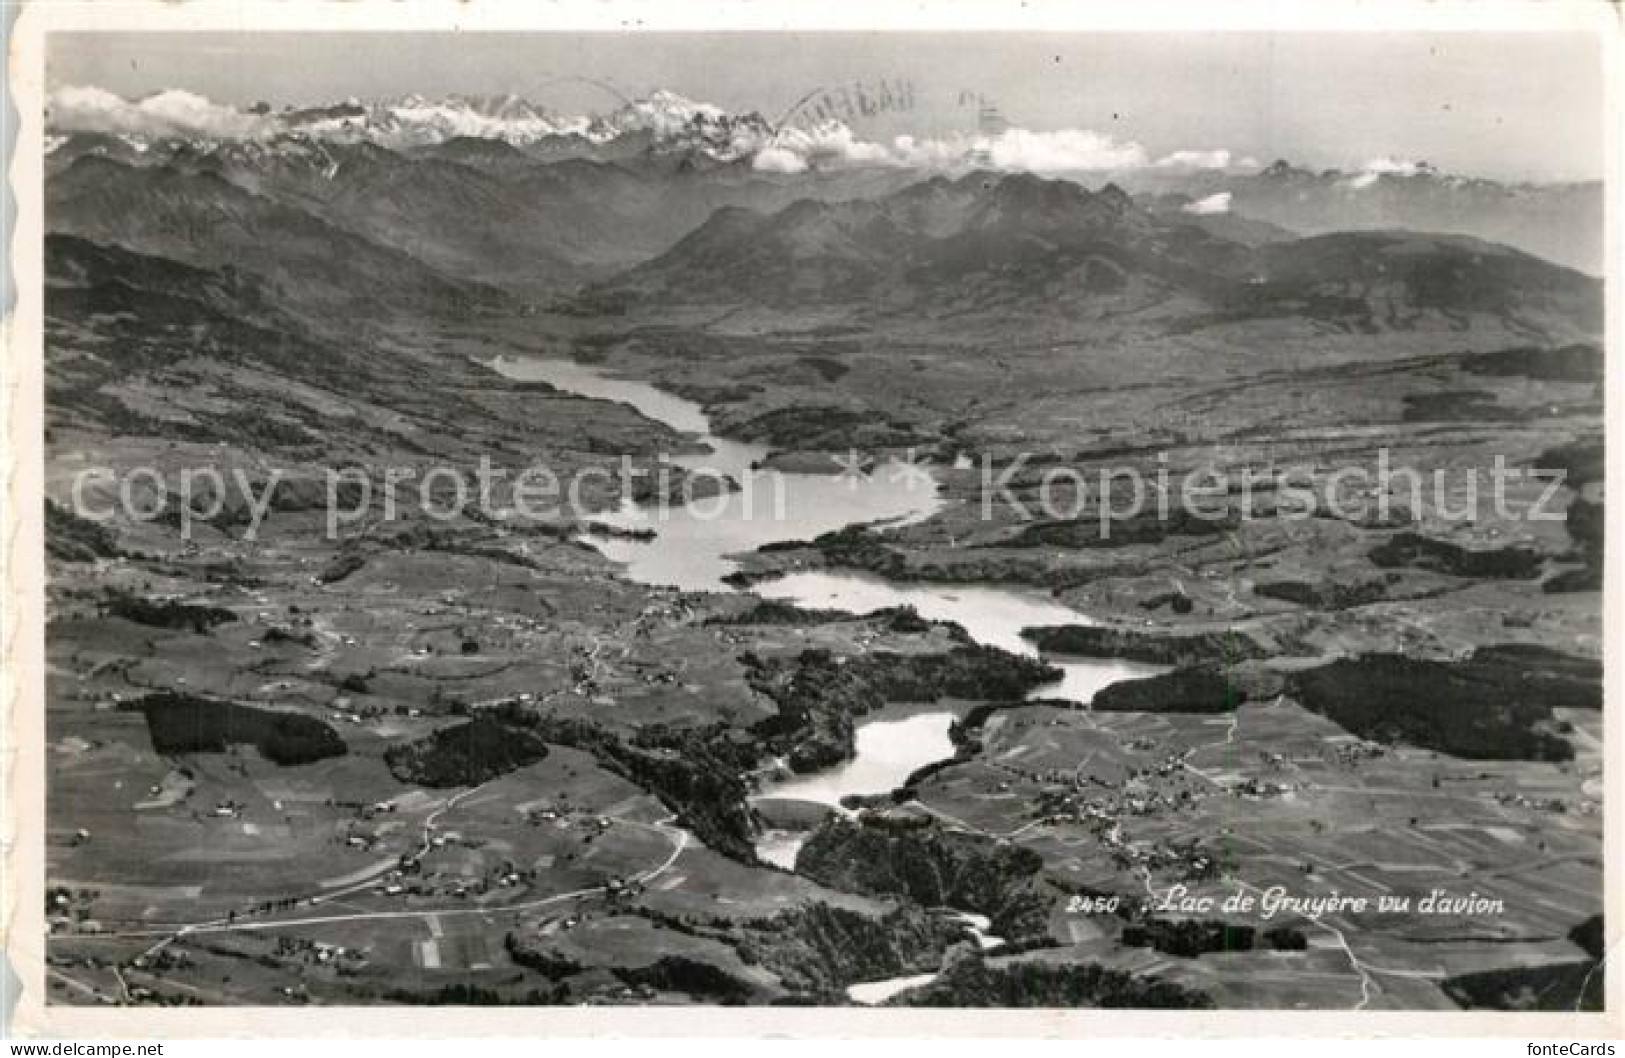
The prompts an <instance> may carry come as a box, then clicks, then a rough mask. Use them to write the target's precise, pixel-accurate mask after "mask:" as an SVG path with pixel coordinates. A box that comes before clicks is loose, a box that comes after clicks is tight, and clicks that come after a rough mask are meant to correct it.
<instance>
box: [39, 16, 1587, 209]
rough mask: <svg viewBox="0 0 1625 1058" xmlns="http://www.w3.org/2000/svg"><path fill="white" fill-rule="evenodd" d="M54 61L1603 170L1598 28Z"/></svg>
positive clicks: (457, 47) (425, 49)
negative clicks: (1000, 122) (805, 110)
mask: <svg viewBox="0 0 1625 1058" xmlns="http://www.w3.org/2000/svg"><path fill="white" fill-rule="evenodd" d="M47 76H48V79H49V81H50V83H51V84H52V85H53V86H61V85H93V86H96V87H99V88H103V89H107V90H109V91H112V92H116V93H118V94H119V95H123V96H125V97H127V98H136V97H139V96H142V95H146V94H150V93H153V92H157V91H161V90H164V89H170V88H179V89H185V90H187V91H190V92H195V93H198V94H200V95H205V96H208V97H209V98H211V99H214V100H217V101H220V102H228V103H234V104H238V105H244V106H246V105H249V104H252V103H255V102H258V101H266V102H269V103H271V104H273V105H274V106H277V107H280V106H282V105H284V104H294V105H310V104H318V103H325V102H333V101H336V100H340V99H344V98H347V97H351V96H354V97H359V98H378V97H390V96H399V95H406V94H411V93H416V94H420V95H426V96H435V95H446V94H452V93H460V94H480V95H483V94H498V93H513V94H516V95H520V96H524V97H526V98H530V99H533V100H535V101H536V102H538V103H542V104H545V105H548V106H551V107H553V108H555V109H557V110H560V111H562V112H566V113H592V112H603V111H608V110H611V109H613V108H614V107H615V106H616V105H617V99H616V96H615V94H614V93H617V92H618V93H620V94H621V95H625V96H633V97H635V96H638V95H642V94H646V93H648V92H650V91H652V90H654V89H659V88H664V89H668V90H671V91H675V92H677V93H679V94H681V95H684V96H687V97H689V98H692V99H695V100H699V101H703V102H710V103H715V104H717V105H719V106H721V107H724V108H726V109H728V110H736V111H749V110H756V111H759V112H761V113H762V114H763V115H765V116H767V117H769V118H770V119H777V118H778V117H780V116H781V115H782V114H783V113H784V112H785V111H786V110H787V109H788V108H789V107H790V106H791V104H793V103H795V102H796V101H797V100H798V99H801V98H803V97H804V96H806V95H807V94H808V93H809V92H814V93H816V91H817V90H820V89H822V90H825V91H828V90H832V89H834V90H838V89H840V88H842V87H850V86H852V85H856V84H864V85H869V86H879V85H880V84H881V83H882V82H884V83H886V84H889V85H892V86H896V85H899V84H902V83H905V82H906V83H907V84H909V85H910V86H912V90H913V91H912V105H911V106H910V107H908V108H907V109H906V110H903V109H901V108H893V110H892V112H890V113H884V114H878V115H875V116H873V117H870V118H862V119H859V120H857V121H854V122H852V123H851V124H853V126H854V131H855V132H856V133H858V134H859V135H860V136H863V137H865V138H871V139H878V138H889V137H891V136H894V135H897V134H901V133H908V134H913V135H916V136H933V135H941V134H944V133H948V132H953V131H966V132H969V131H973V130H974V128H975V125H976V110H977V107H976V102H975V101H976V100H977V99H978V98H982V99H986V100H987V101H988V102H990V103H992V104H994V105H995V106H997V107H998V109H999V110H1000V111H1001V112H1002V114H1003V115H1004V116H1005V118H1006V119H1007V120H1009V121H1010V122H1011V124H1013V125H1015V126H1017V127H1021V128H1026V129H1031V130H1034V131H1048V130H1057V129H1089V130H1093V131H1096V132H1100V133H1104V134H1106V135H1110V136H1112V137H1114V138H1117V139H1123V140H1133V141H1137V142H1139V143H1142V144H1144V145H1145V146H1146V147H1147V148H1149V149H1150V151H1151V152H1152V153H1153V154H1155V155H1159V156H1160V155H1163V154H1167V153H1169V152H1173V151H1179V150H1211V149H1219V148H1225V149H1229V150H1231V151H1232V152H1233V153H1234V154H1235V155H1236V156H1237V157H1243V156H1249V155H1250V156H1252V157H1254V158H1257V159H1259V160H1261V161H1264V162H1268V161H1270V160H1272V159H1275V158H1286V159H1289V160H1291V161H1293V162H1295V163H1298V164H1303V165H1308V166H1310V167H1313V168H1332V167H1335V168H1343V169H1357V168H1360V167H1361V166H1362V165H1364V164H1365V163H1367V162H1368V161H1370V160H1371V159H1375V158H1383V157H1392V158H1397V159H1404V160H1408V161H1428V162H1431V163H1433V164H1434V165H1436V166H1438V167H1439V168H1441V169H1444V170H1447V171H1451V172H1458V173H1464V174H1471V175H1481V176H1490V177H1497V178H1502V179H1540V180H1555V179H1592V178H1597V177H1600V176H1601V175H1603V168H1604V153H1603V152H1604V143H1603V128H1604V124H1603V123H1604V120H1605V108H1604V81H1603V70H1602V56H1601V48H1600V42H1599V40H1598V38H1596V37H1594V36H1586V35H1582V34H1571V33H1518V34H1488V33H1439V34H1426V33H1403V34H1400V33H1359V34H1350V33H1341V34H1334V33H1307V32H1301V33H1278V34H1262V33H1239V32H1238V33H1204V34H1169V33H1162V34H1146V33H1138V34H1131V33H1119V34H1110V33H1065V34H1034V33H984V32H960V33H944V32H933V33H902V32H875V33H733V34H718V33H709V34H695V33H598V34H587V33H558V34H533V33H494V32H488V33H467V32H465V33H433V34H430V33H342V34H341V33H320V34H318V33H309V34H266V33H256V34H252V35H249V34H229V33H216V32H209V33H167V34H166V33H116V34H115V33H101V34H56V35H53V37H52V40H51V45H50V51H49V55H48V64H47ZM580 78H588V79H591V80H592V81H596V82H599V83H600V84H601V85H604V86H607V87H598V86H595V85H591V84H587V83H585V82H583V81H582V80H579V79H580ZM611 89H613V91H611Z"/></svg>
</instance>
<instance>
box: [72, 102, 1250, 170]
mask: <svg viewBox="0 0 1625 1058" xmlns="http://www.w3.org/2000/svg"><path fill="white" fill-rule="evenodd" d="M47 125H48V127H49V129H50V131H51V132H52V133H54V134H57V135H63V134H69V133H75V132H94V133H103V134H108V135H117V136H124V137H127V138H130V139H132V140H147V141H150V140H160V139H174V138H183V139H203V140H237V141H240V140H270V139H274V138H276V137H278V136H283V135H291V134H302V135H306V136H311V137H314V138H318V139H327V140H338V141H355V140H366V141H369V142H373V143H377V144H380V145H381V146H385V147H392V148H402V147H412V146H424V145H428V144H434V143H441V142H444V141H446V140H448V139H452V138H455V137H460V136H471V137H477V138H483V139H500V140H504V141H506V142H508V143H511V144H514V145H515V146H527V145H530V144H534V143H537V142H539V141H542V140H547V139H550V138H567V139H576V140H580V141H582V142H584V143H587V144H606V143H611V142H613V141H615V140H616V139H618V138H620V137H622V136H627V135H632V134H639V135H642V136H645V137H647V138H648V139H649V140H650V142H651V143H652V144H653V145H655V146H657V147H665V148H668V149H674V150H682V149H689V150H695V151H699V152H701V153H704V154H706V155H709V156H710V157H713V158H716V159H718V160H720V161H728V162H734V161H748V162H749V163H750V164H751V165H752V167H754V168H755V169H757V170H759V171H762V172H771V173H800V172H805V171H807V170H809V169H831V168H852V167H864V166H898V167H908V168H916V169H951V168H956V167H962V166H965V165H981V166H987V167H990V168H995V169H1007V170H1015V171H1025V172H1033V173H1041V174H1064V173H1091V172H1108V171H1119V172H1120V171H1125V170H1133V169H1145V168H1153V167H1155V168H1161V169H1169V168H1173V169H1189V170H1203V169H1221V170H1222V169H1232V168H1255V167H1256V163H1254V162H1253V160H1252V159H1250V158H1249V159H1242V160H1240V161H1239V162H1238V161H1236V160H1234V159H1233V157H1232V155H1231V152H1230V151H1228V150H1223V149H1218V150H1205V149H1204V150H1197V149H1187V150H1178V151H1174V152H1172V153H1170V154H1166V155H1162V156H1156V155H1153V154H1152V152H1150V151H1149V150H1147V149H1146V148H1145V147H1144V146H1143V145H1141V144H1139V143H1137V142H1135V141H1133V140H1120V139H1117V138H1115V137H1112V136H1110V135H1107V134H1104V133H1100V132H1094V131H1091V130H1088V129H1057V130H1051V131H1035V130H1029V129H1022V128H1011V129H1006V130H1004V131H1002V132H999V133H997V134H994V135H971V134H954V135H948V136H940V137H915V136H908V135H901V136H896V137H894V138H892V139H891V140H889V141H886V142H881V141H876V140H868V139H864V138H863V137H862V136H860V135H858V134H857V133H856V132H854V131H853V129H851V128H850V127H849V126H847V125H845V124H843V123H842V122H840V121H827V122H824V123H821V124H818V125H816V126H811V127H800V126H786V127H783V128H779V129H774V128H773V127H772V126H771V125H770V124H769V123H768V122H767V121H766V120H764V119H763V118H762V117H761V116H760V115H757V114H742V115H741V114H729V113H728V112H726V111H724V110H722V109H721V108H720V107H716V106H713V105H711V104H707V103H696V102H693V101H691V100H688V99H684V98H683V97H681V96H678V95H676V94H674V93H671V92H656V93H652V94H651V95H650V96H648V97H647V98H645V99H640V100H636V101H633V102H630V103H628V104H626V105H625V106H623V107H621V108H620V109H618V110H615V111H613V112H611V113H609V114H606V115H602V116H592V117H589V116H579V115H577V116H566V115H558V114H554V113H552V112H550V111H548V110H546V109H544V108H542V107H540V106H537V105H535V104H533V103H529V102H527V101H525V100H522V99H518V98H516V97H512V96H508V97H500V98H494V99H493V98H471V97H451V98H447V99H434V100H431V99H424V98H421V97H408V98H405V99H397V100H385V101H376V102H367V103H363V102H359V101H356V100H347V101H345V102H342V103H338V104H334V105H331V106H325V107H315V108H307V109H302V110H294V109H285V110H282V111H271V110H270V109H269V108H265V107H256V108H254V109H252V110H242V109H239V108H236V107H232V106H229V105H225V104H220V103H216V102H213V101H211V100H209V99H206V98H204V97H202V96H199V95H195V94H193V93H190V92H186V91H182V90H178V89H172V90H169V91H165V92H160V93H158V94H156V95H152V96H147V97H145V98H143V99H139V100H133V101H132V100H127V99H123V98H121V97H119V96H117V95H114V94H113V93H111V92H107V91H104V90H102V89H100V88H94V87H82V86H68V87H62V88H58V89H57V90H55V91H54V92H53V93H52V94H51V96H50V99H49V102H48V104H47Z"/></svg>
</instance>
